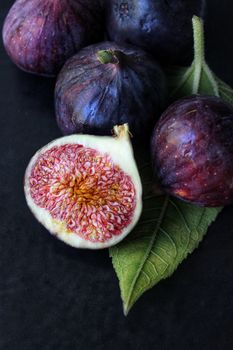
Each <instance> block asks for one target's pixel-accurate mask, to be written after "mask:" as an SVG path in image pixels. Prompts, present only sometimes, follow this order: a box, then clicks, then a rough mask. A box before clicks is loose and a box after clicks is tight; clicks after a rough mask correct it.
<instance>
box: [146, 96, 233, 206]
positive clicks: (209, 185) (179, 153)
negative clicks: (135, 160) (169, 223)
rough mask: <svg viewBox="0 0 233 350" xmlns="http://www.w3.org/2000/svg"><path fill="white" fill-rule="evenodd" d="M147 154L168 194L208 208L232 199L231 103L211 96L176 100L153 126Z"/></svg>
mask: <svg viewBox="0 0 233 350" xmlns="http://www.w3.org/2000/svg"><path fill="white" fill-rule="evenodd" d="M152 157H153V161H154V167H155V173H156V174H157V175H158V177H159V179H160V181H161V184H162V186H163V188H164V189H165V190H166V191H167V192H168V193H169V194H171V195H174V196H176V197H179V198H181V199H184V200H186V201H189V202H192V203H196V204H199V205H202V206H208V207H217V206H221V205H227V204H230V203H232V202H233V108H232V106H231V105H229V104H227V103H226V102H224V101H223V100H222V99H220V98H217V97H213V96H192V97H187V98H184V99H181V100H179V101H177V102H175V103H174V104H172V105H171V106H170V107H169V108H168V109H167V110H166V111H165V113H164V114H163V115H162V117H161V119H160V120H159V122H158V123H157V125H156V127H155V130H154V135H153V139H152Z"/></svg>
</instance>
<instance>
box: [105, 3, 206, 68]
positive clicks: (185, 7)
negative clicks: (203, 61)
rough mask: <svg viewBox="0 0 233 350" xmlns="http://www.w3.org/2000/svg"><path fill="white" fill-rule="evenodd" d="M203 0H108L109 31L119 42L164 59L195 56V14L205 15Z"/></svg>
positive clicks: (171, 60) (177, 60)
mask: <svg viewBox="0 0 233 350" xmlns="http://www.w3.org/2000/svg"><path fill="white" fill-rule="evenodd" d="M203 10H204V0H189V1H187V0H157V1H155V0H143V1H138V0H127V1H122V0H106V16H107V31H108V35H109V38H110V39H111V40H114V41H115V42H117V43H128V44H133V45H137V46H139V47H142V48H144V49H145V50H147V51H148V52H150V53H152V54H153V55H155V57H156V59H158V60H160V61H161V62H162V63H169V64H180V65H183V64H186V63H188V62H189V60H191V59H192V47H193V33H192V17H193V15H194V14H195V15H197V16H199V17H200V16H202V15H203Z"/></svg>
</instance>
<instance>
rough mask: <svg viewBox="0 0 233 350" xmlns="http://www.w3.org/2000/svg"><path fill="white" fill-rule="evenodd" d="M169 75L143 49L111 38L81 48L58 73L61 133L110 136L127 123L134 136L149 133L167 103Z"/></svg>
mask: <svg viewBox="0 0 233 350" xmlns="http://www.w3.org/2000/svg"><path fill="white" fill-rule="evenodd" d="M165 94H166V87H165V77H164V74H163V72H162V71H161V69H160V66H159V65H158V64H157V62H156V61H155V60H154V59H153V58H152V57H151V56H150V55H148V54H147V53H145V52H144V51H142V50H140V49H138V48H135V47H131V46H127V45H117V44H115V43H111V42H104V43H99V44H96V45H91V46H88V47H86V48H84V49H82V50H81V51H80V52H79V53H77V54H76V55H75V56H73V57H71V58H70V59H69V60H68V61H67V62H66V64H65V65H64V67H63V69H62V70H61V72H60V74H59V75H58V79H57V83H56V89H55V105H56V116H57V122H58V126H59V128H60V129H61V131H62V133H63V134H65V135H67V134H72V133H88V134H97V135H108V134H110V131H111V130H112V128H113V126H114V125H118V124H124V123H128V124H129V128H130V131H131V132H132V134H133V135H134V136H141V137H145V136H148V135H149V134H150V133H151V130H152V128H153V126H154V125H155V122H156V120H157V118H158V116H159V115H160V112H161V109H162V108H163V104H164V99H165Z"/></svg>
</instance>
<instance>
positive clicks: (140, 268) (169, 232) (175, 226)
mask: <svg viewBox="0 0 233 350" xmlns="http://www.w3.org/2000/svg"><path fill="white" fill-rule="evenodd" d="M150 172H151V169H150V167H149V166H148V167H147V168H145V169H144V170H143V171H142V174H141V176H142V179H143V180H144V183H146V184H147V183H149V182H150V180H149V178H150V177H151V176H150ZM151 183H152V177H151ZM144 193H145V199H144V209H143V214H142V216H141V219H140V221H139V223H138V224H137V226H136V228H135V229H134V230H133V232H132V233H131V234H130V236H129V237H128V238H127V239H126V240H124V241H123V242H122V243H120V244H119V245H117V246H115V247H113V248H111V249H110V255H111V257H112V262H113V266H114V269H115V271H116V273H117V276H118V279H119V281H120V289H121V297H122V300H123V304H124V313H125V315H126V314H127V313H128V312H129V310H130V309H131V307H132V306H133V304H134V303H135V302H136V301H137V299H138V298H139V297H140V296H141V295H142V294H143V293H144V292H145V291H146V290H148V289H150V288H152V287H153V286H154V285H156V284H157V283H158V282H159V281H160V280H162V279H165V278H167V277H169V276H170V275H171V274H172V273H173V272H174V271H175V269H176V268H177V267H178V265H179V264H180V263H181V262H182V261H183V260H184V259H185V258H186V257H187V255H188V254H189V253H192V251H193V250H194V249H195V248H196V247H197V246H198V244H199V242H200V241H201V240H202V238H203V236H204V235H205V234H206V232H207V229H208V226H209V225H210V224H211V222H212V221H214V220H215V218H216V216H217V214H218V213H219V211H220V209H216V208H213V209H209V208H208V209H207V208H201V207H197V206H194V205H190V204H187V203H185V202H182V201H181V200H178V199H175V198H172V197H169V196H160V197H156V196H155V195H152V194H151V193H153V192H152V188H149V189H148V186H147V185H145V186H144Z"/></svg>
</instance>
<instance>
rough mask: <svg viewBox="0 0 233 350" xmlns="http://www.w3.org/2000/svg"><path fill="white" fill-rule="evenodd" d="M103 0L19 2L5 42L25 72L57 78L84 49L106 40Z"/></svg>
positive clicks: (11, 15) (11, 13) (7, 22)
mask: <svg viewBox="0 0 233 350" xmlns="http://www.w3.org/2000/svg"><path fill="white" fill-rule="evenodd" d="M102 22H103V8H102V7H101V5H100V2H99V0H17V1H16V2H15V3H14V5H13V6H12V8H11V9H10V11H9V13H8V15H7V17H6V19H5V22H4V26H3V43H4V46H5V49H6V51H7V53H8V55H9V56H10V58H11V60H12V61H13V62H14V63H15V64H16V65H17V66H18V67H19V68H21V69H23V70H24V71H27V72H30V73H34V74H37V75H44V76H56V75H57V73H58V72H59V70H60V69H61V67H62V66H63V64H64V63H65V61H66V60H67V59H68V58H69V57H71V56H72V55H73V54H75V53H76V52H77V51H79V50H80V49H81V48H82V47H84V46H86V45H89V44H91V43H95V42H97V41H99V40H102V38H103V23H102Z"/></svg>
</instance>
